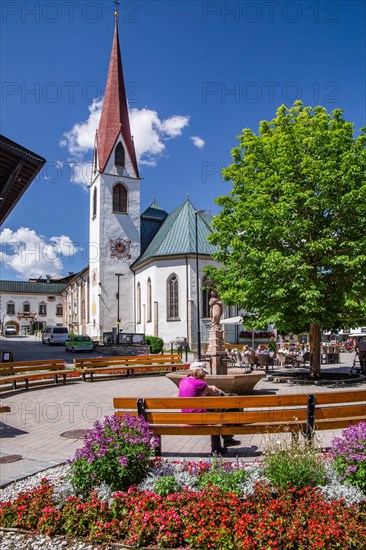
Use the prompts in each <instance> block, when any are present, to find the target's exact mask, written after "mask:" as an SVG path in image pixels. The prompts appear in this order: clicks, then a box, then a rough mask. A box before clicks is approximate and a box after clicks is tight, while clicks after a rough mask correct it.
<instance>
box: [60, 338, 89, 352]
mask: <svg viewBox="0 0 366 550" xmlns="http://www.w3.org/2000/svg"><path fill="white" fill-rule="evenodd" d="M65 349H66V351H72V352H74V353H75V352H76V351H93V342H92V341H91V339H90V337H89V336H81V335H74V336H72V337H71V338H70V340H68V342H66V344H65Z"/></svg>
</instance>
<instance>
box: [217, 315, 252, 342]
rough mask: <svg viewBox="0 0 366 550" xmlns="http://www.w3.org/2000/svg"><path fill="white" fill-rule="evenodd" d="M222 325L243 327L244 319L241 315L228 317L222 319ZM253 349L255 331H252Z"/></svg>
mask: <svg viewBox="0 0 366 550" xmlns="http://www.w3.org/2000/svg"><path fill="white" fill-rule="evenodd" d="M220 323H221V325H242V324H243V318H242V317H241V316H240V315H239V316H238V317H228V318H227V319H221V321H220ZM252 348H254V330H252Z"/></svg>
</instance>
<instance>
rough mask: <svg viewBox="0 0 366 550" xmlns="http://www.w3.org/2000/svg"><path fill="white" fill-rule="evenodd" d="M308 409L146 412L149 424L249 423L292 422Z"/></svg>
mask: <svg viewBox="0 0 366 550" xmlns="http://www.w3.org/2000/svg"><path fill="white" fill-rule="evenodd" d="M306 414H307V411H306V409H299V410H297V411H294V410H292V409H283V410H279V409H277V410H272V411H270V410H258V411H249V412H205V413H194V412H193V413H182V412H177V413H174V412H169V413H164V412H149V411H147V412H146V420H147V422H149V424H193V425H205V424H247V423H248V422H288V421H289V422H292V421H299V420H306Z"/></svg>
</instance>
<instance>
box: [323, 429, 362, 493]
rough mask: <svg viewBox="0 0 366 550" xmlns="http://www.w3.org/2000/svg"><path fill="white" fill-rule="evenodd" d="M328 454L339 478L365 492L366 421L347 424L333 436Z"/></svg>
mask: <svg viewBox="0 0 366 550" xmlns="http://www.w3.org/2000/svg"><path fill="white" fill-rule="evenodd" d="M330 454H331V456H332V457H333V459H334V467H335V470H336V471H337V473H338V474H339V476H340V479H341V480H344V481H347V482H348V483H350V484H351V485H355V486H356V487H358V488H359V489H361V491H363V492H366V422H360V423H359V424H356V425H355V426H349V427H348V428H346V429H345V430H343V431H342V435H341V437H335V438H334V439H333V441H332V446H331V450H330Z"/></svg>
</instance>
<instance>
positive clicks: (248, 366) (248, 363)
mask: <svg viewBox="0 0 366 550" xmlns="http://www.w3.org/2000/svg"><path fill="white" fill-rule="evenodd" d="M243 363H244V368H245V370H246V371H248V370H249V371H250V370H252V368H253V366H254V364H255V357H254V355H253V354H249V353H243Z"/></svg>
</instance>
